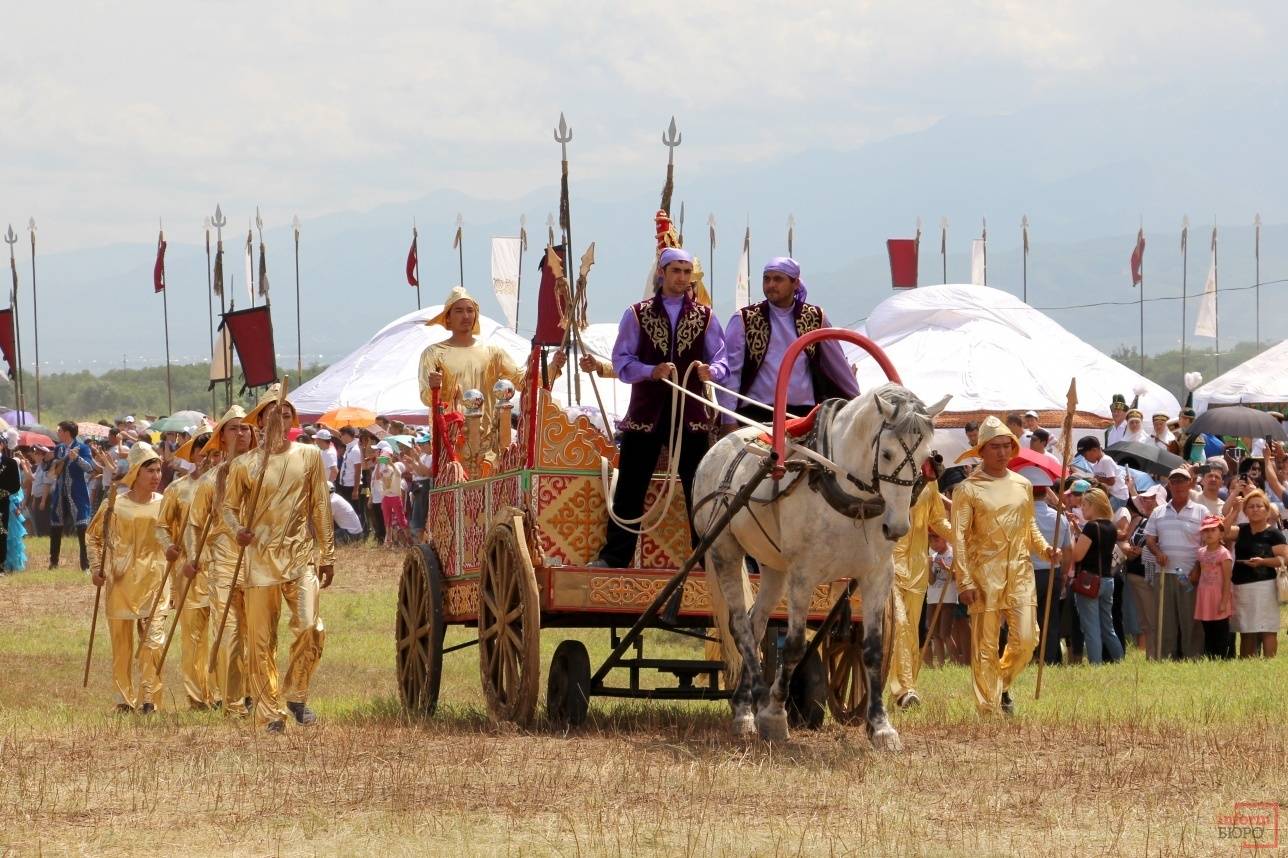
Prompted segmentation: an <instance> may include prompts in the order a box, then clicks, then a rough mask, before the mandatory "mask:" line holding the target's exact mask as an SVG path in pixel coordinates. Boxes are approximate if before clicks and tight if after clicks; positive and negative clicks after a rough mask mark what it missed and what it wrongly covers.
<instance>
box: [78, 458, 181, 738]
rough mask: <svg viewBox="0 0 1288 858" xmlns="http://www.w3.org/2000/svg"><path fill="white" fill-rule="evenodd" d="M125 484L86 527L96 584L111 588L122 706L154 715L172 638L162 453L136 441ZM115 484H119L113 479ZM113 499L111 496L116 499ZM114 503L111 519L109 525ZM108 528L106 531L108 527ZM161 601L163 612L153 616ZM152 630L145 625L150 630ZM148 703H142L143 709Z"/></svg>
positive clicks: (114, 670)
mask: <svg viewBox="0 0 1288 858" xmlns="http://www.w3.org/2000/svg"><path fill="white" fill-rule="evenodd" d="M121 483H122V485H124V486H125V487H126V491H124V492H122V493H121V494H119V495H118V496H117V497H116V501H115V503H114V504H110V503H104V504H103V505H102V506H100V507H99V509H98V512H97V513H96V514H95V516H94V519H93V520H92V521H91V522H90V524H89V530H88V531H87V532H86V541H87V542H88V543H89V550H90V554H91V555H92V557H93V559H94V562H93V566H92V568H93V569H94V577H93V580H94V583H95V584H97V585H99V586H106V588H107V607H106V614H107V628H108V632H109V634H110V635H111V639H112V680H113V682H114V683H115V684H116V690H117V693H118V695H119V698H118V700H117V704H116V708H117V711H118V712H132V711H134V710H135V709H136V708H139V709H140V711H141V712H143V714H145V715H147V714H150V713H152V712H154V711H156V703H157V701H159V700H160V699H161V675H160V673H159V672H158V666H159V664H160V660H161V649H162V647H164V645H165V614H166V605H167V603H168V601H169V600H168V599H167V598H166V594H165V593H164V592H163V593H162V594H161V598H160V599H158V598H157V588H158V587H161V586H163V585H164V584H165V582H164V581H163V579H164V577H165V568H166V560H165V548H164V546H162V544H161V542H160V540H158V539H157V533H156V529H157V518H158V516H159V514H160V512H161V495H160V494H158V493H157V487H158V486H160V485H161V456H160V455H158V454H157V451H156V450H154V449H153V448H152V445H151V444H148V443H147V442H146V441H140V442H139V443H137V444H135V445H134V446H133V447H132V448H130V456H129V469H128V470H127V471H126V472H125V476H124V477H122V478H121ZM111 490H112V491H116V490H117V489H116V487H115V486H113V487H112V489H111ZM110 500H111V498H109V501H110ZM109 509H110V510H111V516H112V520H111V525H110V527H108V526H107V516H108V511H109ZM105 530H106V531H107V532H106V533H105V532H104V531H105ZM154 604H155V605H157V616H155V617H152V616H150V615H149V613H148V612H149V611H150V610H151V608H152V606H153V605H154ZM145 630H146V632H145ZM145 633H146V636H147V637H146V639H145V640H144V641H143V643H142V646H140V647H139V654H138V659H137V666H138V668H139V671H140V673H141V674H142V684H141V688H138V687H136V686H135V682H134V668H135V665H136V660H135V657H134V636H135V634H138V635H140V636H142V635H144V634H145ZM140 707H141V708H140Z"/></svg>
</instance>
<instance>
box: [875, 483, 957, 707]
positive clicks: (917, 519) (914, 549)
mask: <svg viewBox="0 0 1288 858" xmlns="http://www.w3.org/2000/svg"><path fill="white" fill-rule="evenodd" d="M908 521H909V528H908V532H907V533H906V534H904V536H903V538H902V539H900V540H899V541H898V542H896V543H895V546H894V556H893V560H894V592H895V596H896V598H895V605H894V632H893V634H894V649H893V651H892V653H891V657H890V693H891V694H892V695H894V698H895V700H898V699H899V698H900V697H902V696H903V695H904V694H906V693H908V692H909V691H913V690H915V688H916V684H917V672H918V670H920V668H921V643H920V640H919V638H918V629H919V628H920V625H921V610H922V607H923V606H924V604H925V601H926V588H927V587H928V586H929V583H930V535H929V532H930V531H931V530H933V531H934V532H935V533H937V534H939V535H940V536H942V537H944V538H945V539H952V525H950V524H949V523H948V514H947V512H946V511H945V510H944V500H943V498H942V497H940V495H939V483H937V482H935V481H934V480H931V481H929V482H928V483H926V485H925V488H923V489H922V490H921V495H920V496H919V497H918V498H917V502H916V503H914V504H913V505H912V508H911V509H909V510H908Z"/></svg>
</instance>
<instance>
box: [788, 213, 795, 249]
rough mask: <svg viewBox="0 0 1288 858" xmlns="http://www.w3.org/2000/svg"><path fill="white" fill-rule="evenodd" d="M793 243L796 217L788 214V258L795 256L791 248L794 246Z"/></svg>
mask: <svg viewBox="0 0 1288 858" xmlns="http://www.w3.org/2000/svg"><path fill="white" fill-rule="evenodd" d="M795 241H796V215H793V214H789V215H788V216H787V255H788V256H795V255H796V254H795V253H793V251H792V246H793V245H794V244H795Z"/></svg>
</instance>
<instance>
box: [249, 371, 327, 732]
mask: <svg viewBox="0 0 1288 858" xmlns="http://www.w3.org/2000/svg"><path fill="white" fill-rule="evenodd" d="M269 396H272V397H274V398H275V397H276V394H275V393H274V392H272V391H270V393H269V394H266V397H265V398H266V399H267V398H268V397H269ZM262 402H263V401H261V403H262ZM253 416H254V413H253V412H252V417H253ZM248 422H249V419H248ZM261 470H263V471H264V479H263V482H262V484H261V488H260V494H259V497H258V498H257V499H255V498H253V497H252V496H253V495H254V493H255V484H256V482H257V481H258V479H259V474H260V472H261ZM252 503H253V505H254V509H253V510H252V508H251V507H252ZM252 512H253V514H254V516H255V517H254V520H253V521H251V526H250V528H249V529H250V530H251V532H252V533H253V534H254V539H253V541H252V542H251V544H250V545H249V546H247V547H246V556H245V559H244V561H243V564H242V567H243V568H242V573H243V575H244V578H243V583H242V587H243V589H242V598H243V599H244V603H245V634H246V667H247V677H248V679H249V682H250V693H251V696H252V697H253V698H254V700H255V718H256V721H257V723H258V724H259V725H260V726H265V725H268V724H271V723H273V722H278V721H284V720H285V719H286V717H287V714H288V710H287V708H286V706H285V703H286V702H290V703H304V702H305V701H306V700H307V698H308V690H309V681H310V679H311V678H312V676H313V671H314V670H315V669H316V668H317V664H318V661H319V660H320V659H321V657H322V647H323V644H324V643H325V641H326V630H325V628H324V626H323V624H322V619H321V617H320V616H319V613H318V601H319V592H320V582H319V580H318V575H317V569H316V568H315V567H314V553H315V551H316V552H317V558H318V562H319V563H320V565H323V566H330V565H333V564H334V563H335V539H334V533H333V529H332V528H333V524H332V519H331V504H330V499H329V497H328V492H327V486H326V471H325V469H324V468H323V465H322V454H321V453H320V452H319V450H318V449H317V448H316V447H312V446H304V445H302V444H292V443H288V444H287V445H286V449H285V450H283V451H282V452H278V453H272V454H270V455H269V456H268V457H267V461H265V459H264V457H263V456H262V455H261V454H260V453H259V452H257V451H256V452H251V453H248V454H246V455H244V456H240V457H238V458H237V459H235V460H233V462H232V464H231V465H230V466H229V469H228V479H227V485H226V488H225V496H224V505H223V516H224V521H225V526H227V527H229V528H231V529H234V531H235V530H236V529H240V528H241V527H242V526H244V523H245V522H247V521H248V520H250V516H251V514H252ZM284 601H285V602H286V603H287V605H288V608H289V610H290V611H291V631H292V632H293V633H294V638H295V640H294V643H293V644H292V645H291V655H290V661H289V663H288V665H287V668H286V676H285V681H284V684H283V685H282V686H281V687H279V682H278V672H277V625H278V620H279V618H280V616H281V610H282V603H283V602H284Z"/></svg>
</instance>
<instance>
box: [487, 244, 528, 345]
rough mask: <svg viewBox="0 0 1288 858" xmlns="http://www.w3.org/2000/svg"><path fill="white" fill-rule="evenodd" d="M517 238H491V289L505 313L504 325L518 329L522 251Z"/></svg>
mask: <svg viewBox="0 0 1288 858" xmlns="http://www.w3.org/2000/svg"><path fill="white" fill-rule="evenodd" d="M522 243H523V242H522V240H521V239H518V238H493V239H492V291H493V292H495V293H496V302H497V303H498V304H500V305H501V312H502V313H505V321H506V325H507V326H508V327H509V328H510V329H511V330H515V331H517V330H519V254H520V253H522V252H523V248H522Z"/></svg>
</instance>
